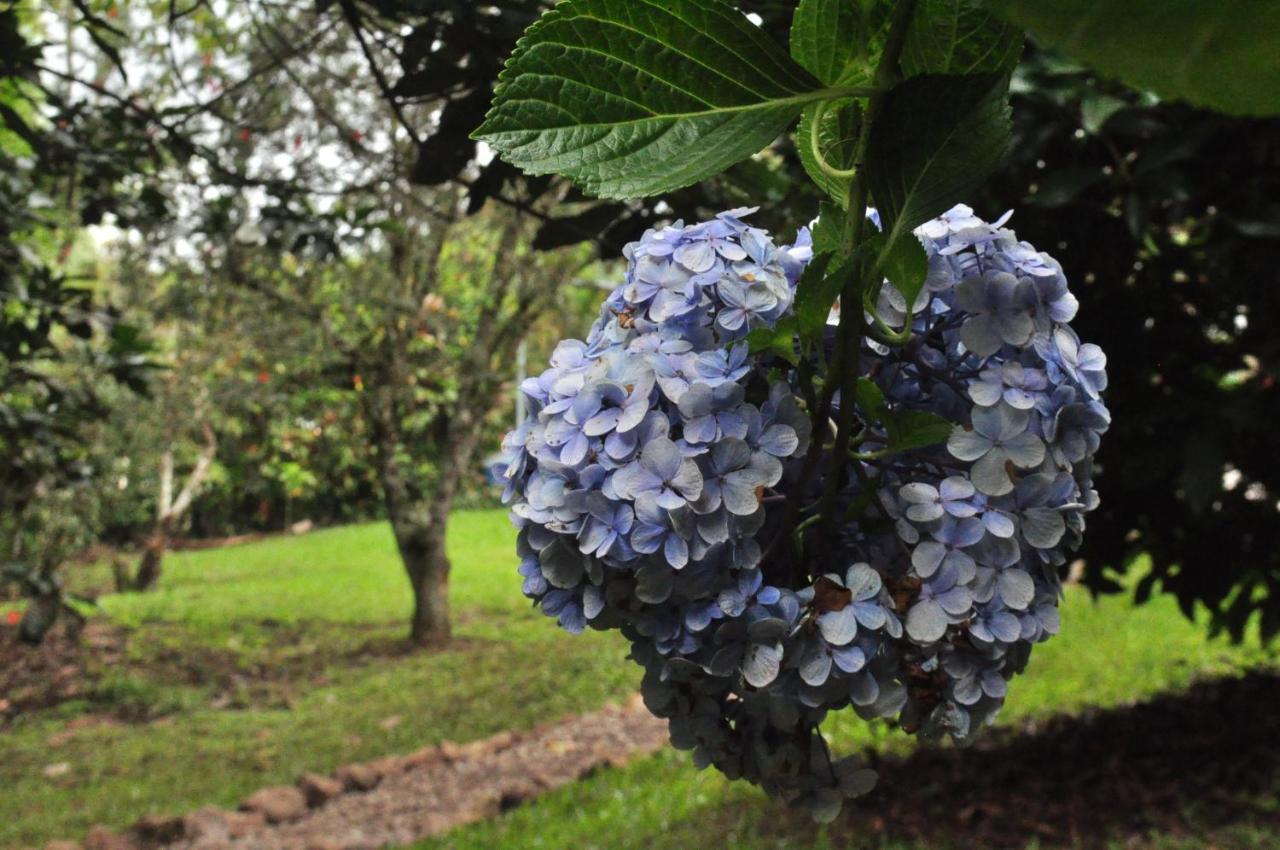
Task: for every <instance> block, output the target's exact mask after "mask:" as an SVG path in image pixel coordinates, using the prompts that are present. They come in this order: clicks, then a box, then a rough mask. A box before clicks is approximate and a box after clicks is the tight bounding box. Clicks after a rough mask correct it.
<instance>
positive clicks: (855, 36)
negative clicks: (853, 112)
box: [791, 0, 892, 85]
mask: <svg viewBox="0 0 1280 850" xmlns="http://www.w3.org/2000/svg"><path fill="white" fill-rule="evenodd" d="M891 8H892V5H891V4H889V3H886V2H884V0H800V4H799V5H798V6H796V13H795V16H794V17H793V18H792V21H791V55H792V56H793V57H794V58H795V60H796V61H797V62H799V63H800V64H801V65H803V66H804V67H805V68H806V69H808V71H809V73H811V74H813V75H814V76H815V77H817V78H818V79H819V80H822V82H824V83H826V84H827V85H835V84H837V83H866V82H869V81H870V80H871V75H872V74H873V73H874V71H875V62H874V53H875V51H876V49H877V43H876V42H877V38H876V36H877V34H878V33H879V31H880V30H881V28H882V27H883V26H884V24H885V22H886V21H887V20H888V11H889V10H890V9H891Z"/></svg>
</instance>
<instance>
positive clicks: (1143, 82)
mask: <svg viewBox="0 0 1280 850" xmlns="http://www.w3.org/2000/svg"><path fill="white" fill-rule="evenodd" d="M987 5H988V6H990V7H991V8H992V9H993V10H995V11H997V12H999V13H1000V14H1002V15H1004V16H1005V17H1007V18H1008V19H1009V20H1010V21H1012V22H1013V23H1015V24H1017V25H1019V26H1021V27H1025V28H1027V29H1029V30H1031V31H1032V33H1034V34H1035V35H1036V36H1038V37H1040V38H1041V39H1043V40H1044V41H1045V42H1046V43H1047V44H1049V45H1051V46H1053V47H1055V48H1057V49H1059V50H1061V51H1063V52H1065V53H1067V54H1068V55H1070V56H1071V57H1072V58H1074V59H1077V60H1079V61H1081V62H1084V63H1086V64H1088V65H1090V66H1091V67H1093V68H1094V69H1096V70H1097V71H1099V72H1100V73H1102V74H1104V75H1107V76H1112V77H1119V78H1120V79H1122V80H1124V81H1125V82H1126V83H1129V84H1130V85H1133V86H1136V87H1138V88H1144V89H1150V90H1151V91H1154V92H1156V93H1157V94H1159V95H1161V96H1162V97H1167V98H1182V99H1185V100H1188V101H1190V102H1191V103H1195V104H1199V105H1201V106H1209V107H1213V108H1215V109H1219V110H1222V111H1224V112H1231V113H1236V114H1240V115H1270V114H1277V113H1280V3H1277V2H1275V0H1124V2H1118V0H987Z"/></svg>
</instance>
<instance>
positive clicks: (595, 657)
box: [0, 510, 639, 847]
mask: <svg viewBox="0 0 1280 850" xmlns="http://www.w3.org/2000/svg"><path fill="white" fill-rule="evenodd" d="M513 540H514V533H513V532H512V531H511V528H510V525H509V524H508V522H507V518H506V513H505V512H504V511H500V510H493V511H469V512H460V513H458V514H457V515H456V516H455V517H454V519H453V522H452V524H451V527H450V539H449V546H450V554H451V557H452V558H453V562H454V579H453V584H452V595H453V597H452V598H453V604H454V606H455V608H454V610H455V627H456V634H457V637H458V640H457V642H456V643H455V645H454V646H451V647H450V648H449V649H447V650H441V651H432V652H416V653H406V652H405V651H404V650H403V648H402V645H401V642H400V638H401V636H402V635H403V634H404V633H405V632H406V631H407V623H408V619H407V618H408V614H409V606H410V597H409V593H408V584H407V580H406V579H405V577H404V575H403V572H402V568H401V566H400V563H399V561H398V559H397V556H396V553H395V545H394V542H393V540H392V537H391V533H390V530H389V528H388V527H387V526H386V525H384V524H372V525H362V526H353V527H347V528H340V529H332V530H328V531H320V532H316V533H313V534H310V535H306V536H303V537H294V538H279V539H272V540H268V541H263V542H259V543H252V544H245V545H241V546H234V547H228V548H225V549H211V550H205V551H199V552H188V553H177V554H174V555H172V556H171V557H170V558H169V559H167V560H166V565H165V575H164V577H163V579H162V581H161V586H160V588H159V589H158V590H157V591H156V592H154V593H151V594H145V595H121V596H108V597H104V598H103V599H102V600H101V603H102V606H103V608H105V609H106V611H107V612H108V613H109V614H110V617H111V619H112V620H113V621H114V622H115V623H118V624H120V625H122V626H124V627H126V628H127V629H128V630H129V631H128V633H127V637H128V640H127V644H126V647H125V649H124V657H123V659H121V660H120V661H118V662H116V663H113V664H109V665H103V666H102V669H97V670H94V671H92V676H91V677H90V678H91V681H89V682H87V683H86V685H85V689H84V691H85V696H84V698H82V699H76V700H72V701H69V702H63V703H61V704H59V705H57V706H56V707H53V708H49V709H46V710H42V711H37V712H34V713H31V714H28V715H25V716H22V717H19V718H18V719H17V720H16V721H15V722H14V723H13V724H12V725H11V726H10V727H9V728H8V729H6V730H3V731H0V751H2V752H3V754H4V758H3V759H0V787H3V788H5V792H6V793H4V794H0V846H4V847H10V846H14V845H40V844H43V843H44V842H45V841H48V840H50V839H53V838H75V837H79V836H81V835H82V834H83V833H84V831H85V830H86V829H87V828H88V827H89V826H91V825H92V824H95V823H106V824H109V825H114V826H124V825H126V824H128V823H131V822H132V821H134V820H136V819H137V818H138V817H140V816H142V815H145V814H148V813H178V812H183V811H187V810H190V809H194V808H198V807H200V806H203V805H210V804H213V805H221V806H228V807H234V806H235V804H237V803H238V802H239V801H240V800H242V799H243V798H244V797H245V796H246V795H247V794H249V793H250V792H252V791H254V790H256V789H258V788H260V787H262V786H265V785H271V784H277V783H285V782H292V781H293V779H294V778H295V777H296V776H297V775H298V774H299V773H301V772H303V771H307V770H317V771H330V770H332V769H333V768H335V767H337V766H338V765H340V764H343V763H346V762H349V761H365V760H368V759H372V758H376V757H378V756H381V755H387V754H392V753H403V752H408V751H410V750H413V749H416V748H418V747H421V746H423V745H425V744H429V743H433V742H437V741H441V740H446V739H450V740H469V739H473V738H478V737H484V736H487V735H490V734H494V733H496V732H499V731H501V730H503V729H508V728H522V727H529V726H533V725H535V724H537V723H539V722H543V721H545V720H548V719H556V718H559V717H560V716H562V715H564V714H566V713H570V712H580V711H587V710H591V709H594V708H597V707H599V706H600V705H601V704H602V703H603V702H604V701H606V700H608V699H611V698H618V699H621V698H623V697H624V696H626V695H627V694H629V693H630V692H631V691H632V690H633V689H634V688H635V687H636V685H637V683H638V681H639V675H638V670H636V669H633V668H632V667H631V666H630V664H629V663H625V662H624V661H623V659H624V655H625V651H626V650H625V645H624V643H623V642H622V641H621V639H618V638H617V637H616V636H614V635H604V634H591V635H586V636H583V637H582V638H574V637H572V636H569V635H566V634H563V633H562V632H560V631H559V630H558V629H556V628H555V627H554V624H552V623H551V622H550V621H548V620H547V619H546V618H545V617H543V616H542V615H541V614H539V613H537V612H535V611H533V610H531V609H530V607H529V605H528V603H527V601H526V600H525V599H524V598H523V597H522V596H521V595H520V587H519V580H518V577H517V576H516V575H515V564H514V558H513V556H512V551H513V549H512V547H513ZM102 717H106V718H108V719H107V721H106V722H95V721H98V720H99V718H102ZM120 717H124V718H137V717H151V718H152V719H150V720H149V721H148V722H141V723H140V722H120V721H119V720H115V719H111V718H120ZM63 763H65V764H66V765H67V768H66V772H65V774H63V775H61V776H56V777H54V778H47V777H46V776H45V775H44V771H45V769H46V768H47V767H49V766H50V765H61V764H63ZM55 772H57V771H56V770H55Z"/></svg>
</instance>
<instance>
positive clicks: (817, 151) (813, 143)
mask: <svg viewBox="0 0 1280 850" xmlns="http://www.w3.org/2000/svg"><path fill="white" fill-rule="evenodd" d="M832 103H834V101H831V100H824V101H821V102H819V103H818V106H817V109H815V110H814V112H813V120H812V121H810V122H809V151H810V152H811V153H812V154H813V161H814V162H815V163H817V166H818V170H820V171H821V172H822V173H823V174H825V175H827V176H828V177H831V178H833V179H835V180H849V179H852V178H853V177H854V176H856V175H857V173H858V169H857V167H856V166H855V167H850V168H836V167H835V166H834V165H832V164H831V163H829V162H827V158H826V157H825V156H824V155H823V153H822V145H821V138H820V137H821V135H822V119H823V118H825V117H826V116H827V109H828V108H830V106H831V104H832Z"/></svg>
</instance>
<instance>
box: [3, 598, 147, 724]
mask: <svg viewBox="0 0 1280 850" xmlns="http://www.w3.org/2000/svg"><path fill="white" fill-rule="evenodd" d="M124 647H125V636H124V632H123V630H121V629H118V628H115V627H113V626H110V625H108V624H106V623H103V622H99V621H91V622H89V623H87V624H86V625H85V627H84V629H83V630H75V629H66V628H61V627H60V628H57V629H54V630H53V631H52V632H50V633H49V635H48V636H47V637H46V638H45V641H44V642H43V643H42V644H41V645H39V646H28V645H26V644H24V643H22V642H20V641H19V640H18V630H17V628H16V627H15V626H12V625H9V624H4V625H0V728H3V727H4V726H6V725H7V724H8V722H9V721H10V720H12V718H14V717H16V716H17V715H18V714H22V713H25V712H30V711H36V710H38V709H42V708H50V707H52V706H55V705H58V704H59V703H62V702H65V701H67V700H71V699H79V698H82V697H84V696H86V694H87V693H88V691H89V690H90V683H91V682H92V680H93V679H94V678H95V674H94V673H93V672H91V671H95V670H98V669H101V668H102V667H105V666H108V665H113V664H117V663H119V662H120V660H121V659H122V658H123V656H124Z"/></svg>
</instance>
